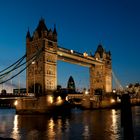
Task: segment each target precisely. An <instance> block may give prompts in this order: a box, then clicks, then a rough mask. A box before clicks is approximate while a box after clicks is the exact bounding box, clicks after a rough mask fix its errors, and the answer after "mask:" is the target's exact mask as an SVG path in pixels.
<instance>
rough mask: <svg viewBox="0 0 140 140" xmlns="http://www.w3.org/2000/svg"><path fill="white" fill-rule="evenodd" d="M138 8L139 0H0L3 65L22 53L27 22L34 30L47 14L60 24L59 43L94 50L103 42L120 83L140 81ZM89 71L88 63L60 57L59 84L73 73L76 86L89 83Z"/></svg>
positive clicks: (0, 58)
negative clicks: (68, 60) (82, 64)
mask: <svg viewBox="0 0 140 140" xmlns="http://www.w3.org/2000/svg"><path fill="white" fill-rule="evenodd" d="M25 7H26V8H25ZM139 14H140V2H139V1H137V0H134V1H131V0H130V1H125V0H123V1H117V0H116V1H111V0H107V1H106V2H105V1H102V0H101V1H98V0H93V1H92V0H88V1H84V0H82V1H79V0H77V1H74V0H72V1H69V0H68V1H63V0H61V1H58V0H56V1H45V0H41V1H37V0H35V1H32V0H29V1H26V0H25V1H24V2H21V1H18V2H16V1H13V2H11V1H10V0H9V1H8V0H6V1H1V2H0V17H1V23H0V30H1V33H0V47H1V55H0V63H1V65H0V69H1V70H2V69H3V68H5V67H7V66H9V65H10V64H11V63H13V62H15V61H16V60H17V59H19V58H20V57H21V56H23V55H24V53H25V51H26V50H25V49H26V33H27V31H28V28H29V30H30V32H31V33H33V32H34V30H35V28H36V27H37V25H38V22H39V20H40V19H41V18H44V19H45V22H46V25H47V27H48V28H52V29H53V27H54V24H56V29H57V33H58V45H59V46H62V47H65V48H68V49H72V50H75V51H78V52H81V53H84V52H87V53H92V54H94V53H95V51H96V49H97V46H98V45H99V44H102V45H103V47H104V48H105V49H106V50H107V51H109V50H110V51H111V54H112V69H113V71H114V73H115V74H116V76H117V78H118V79H119V80H120V83H121V84H122V85H123V86H125V85H127V84H129V83H135V82H140V75H139V71H140V65H139V51H140V47H139V43H138V42H139V34H140V27H139V23H140V16H139ZM5 56H6V57H5ZM63 71H65V73H64V72H63ZM88 71H89V70H88V68H86V67H81V66H78V65H73V64H69V63H64V62H58V84H60V85H62V86H63V87H66V84H67V81H68V78H69V76H73V78H74V80H75V82H76V86H79V87H78V88H84V87H86V88H88V87H89V72H88ZM21 79H24V80H25V77H24V76H21ZM24 80H23V81H24ZM23 85H24V84H23Z"/></svg>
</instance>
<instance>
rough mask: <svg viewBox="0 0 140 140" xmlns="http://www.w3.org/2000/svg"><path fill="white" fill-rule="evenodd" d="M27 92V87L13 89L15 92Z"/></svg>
mask: <svg viewBox="0 0 140 140" xmlns="http://www.w3.org/2000/svg"><path fill="white" fill-rule="evenodd" d="M19 93H20V94H26V88H20V89H13V94H19Z"/></svg>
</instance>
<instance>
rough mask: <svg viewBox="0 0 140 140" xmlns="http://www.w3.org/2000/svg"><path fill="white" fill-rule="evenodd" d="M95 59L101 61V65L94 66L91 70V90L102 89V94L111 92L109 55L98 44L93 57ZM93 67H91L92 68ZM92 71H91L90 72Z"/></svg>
mask: <svg viewBox="0 0 140 140" xmlns="http://www.w3.org/2000/svg"><path fill="white" fill-rule="evenodd" d="M94 57H95V59H96V60H97V61H98V60H99V61H102V62H103V65H95V66H94V68H91V77H93V78H94V80H92V79H91V81H92V83H91V89H92V88H93V87H94V91H95V90H96V89H102V91H103V92H112V74H111V71H112V67H111V65H112V64H111V53H110V51H108V52H107V51H106V50H105V49H104V48H103V46H102V45H101V44H100V45H98V47H97V50H96V52H95V55H94ZM92 67H93V66H92ZM92 69H93V70H92Z"/></svg>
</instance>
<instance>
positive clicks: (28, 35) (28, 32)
mask: <svg viewBox="0 0 140 140" xmlns="http://www.w3.org/2000/svg"><path fill="white" fill-rule="evenodd" d="M26 38H31V35H30V31H29V27H28V31H27V34H26Z"/></svg>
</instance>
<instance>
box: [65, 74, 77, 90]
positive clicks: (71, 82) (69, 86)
mask: <svg viewBox="0 0 140 140" xmlns="http://www.w3.org/2000/svg"><path fill="white" fill-rule="evenodd" d="M67 89H68V90H69V91H73V92H75V82H74V79H73V77H72V76H70V78H69V80H68V84H67Z"/></svg>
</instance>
